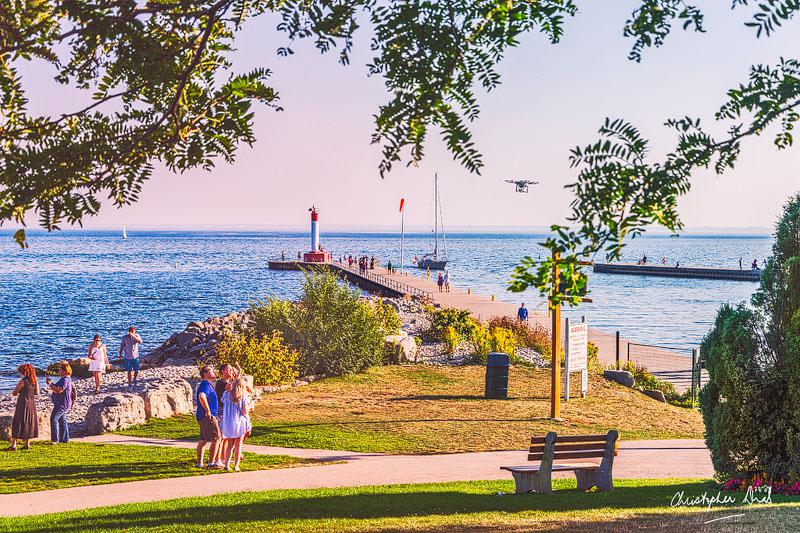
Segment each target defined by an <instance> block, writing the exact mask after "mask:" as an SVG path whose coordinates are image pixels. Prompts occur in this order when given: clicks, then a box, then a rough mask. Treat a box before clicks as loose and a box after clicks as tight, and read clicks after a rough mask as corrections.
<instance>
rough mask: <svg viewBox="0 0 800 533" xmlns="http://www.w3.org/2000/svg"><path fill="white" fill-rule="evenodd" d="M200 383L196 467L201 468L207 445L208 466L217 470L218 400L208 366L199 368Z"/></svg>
mask: <svg viewBox="0 0 800 533" xmlns="http://www.w3.org/2000/svg"><path fill="white" fill-rule="evenodd" d="M200 379H201V380H202V381H200V384H199V385H198V386H197V396H196V400H197V412H196V413H195V418H196V419H197V423H198V424H199V425H200V440H199V441H198V443H197V467H198V468H203V451H204V450H205V447H206V446H207V445H209V444H210V445H211V447H210V448H209V450H208V468H213V469H217V470H219V469H220V468H222V467H221V466H220V464H219V440H220V431H219V421H218V420H217V415H218V414H219V413H218V407H219V402H218V401H217V393H216V392H215V391H214V371H213V370H212V369H211V367H210V366H204V367H203V368H201V369H200Z"/></svg>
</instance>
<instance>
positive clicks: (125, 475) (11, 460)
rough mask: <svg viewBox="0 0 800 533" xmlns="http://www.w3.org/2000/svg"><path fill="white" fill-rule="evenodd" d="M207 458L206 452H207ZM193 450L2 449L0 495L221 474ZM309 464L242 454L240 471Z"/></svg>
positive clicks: (106, 446) (78, 445)
mask: <svg viewBox="0 0 800 533" xmlns="http://www.w3.org/2000/svg"><path fill="white" fill-rule="evenodd" d="M206 457H208V452H207V451H206ZM196 461H197V456H196V453H195V450H185V449H179V448H167V447H161V446H126V445H118V444H89V443H82V442H71V443H69V444H59V445H56V446H54V445H52V444H49V443H39V442H34V443H32V445H31V449H30V450H19V451H16V452H0V479H2V482H1V483H0V494H9V493H19V492H31V491H37V490H50V489H62V488H66V487H77V486H81V485H101V484H105V483H121V482H124V481H141V480H143V479H157V478H167V477H183V476H197V475H212V474H217V475H219V474H224V472H220V471H214V470H207V469H200V468H197V467H195V466H194V465H195V462H196ZM303 463H308V461H304V460H302V459H298V458H295V457H289V456H286V455H256V454H249V453H247V454H245V457H244V458H243V461H242V463H241V468H242V470H263V469H267V468H280V467H287V466H298V465H300V464H303Z"/></svg>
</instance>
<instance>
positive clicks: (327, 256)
mask: <svg viewBox="0 0 800 533" xmlns="http://www.w3.org/2000/svg"><path fill="white" fill-rule="evenodd" d="M308 211H309V213H311V251H309V252H306V253H305V254H304V255H303V260H304V261H305V262H306V263H329V262H330V261H331V253H330V252H328V251H326V250H323V249H322V247H321V246H320V244H319V211H317V207H316V206H313V205H312V206H311V208H309V210H308Z"/></svg>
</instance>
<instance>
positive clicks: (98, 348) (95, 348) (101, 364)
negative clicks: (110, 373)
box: [88, 335, 109, 394]
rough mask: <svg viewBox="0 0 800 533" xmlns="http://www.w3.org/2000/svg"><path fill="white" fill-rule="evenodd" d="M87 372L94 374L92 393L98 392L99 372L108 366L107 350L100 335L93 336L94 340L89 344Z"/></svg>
mask: <svg viewBox="0 0 800 533" xmlns="http://www.w3.org/2000/svg"><path fill="white" fill-rule="evenodd" d="M88 357H89V372H91V373H92V375H94V393H95V394H98V393H99V392H100V374H102V373H103V372H105V371H106V369H107V368H108V365H109V363H108V350H106V345H105V344H103V340H102V339H101V338H100V335H95V336H94V341H93V342H92V343H91V344H90V345H89V351H88Z"/></svg>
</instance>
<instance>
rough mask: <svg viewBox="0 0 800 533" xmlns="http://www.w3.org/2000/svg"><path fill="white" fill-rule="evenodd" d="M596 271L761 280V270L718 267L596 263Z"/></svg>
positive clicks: (695, 277) (636, 274)
mask: <svg viewBox="0 0 800 533" xmlns="http://www.w3.org/2000/svg"><path fill="white" fill-rule="evenodd" d="M594 271H595V272H597V273H600V274H627V275H630V276H660V277H667V278H694V279H720V280H729V281H754V282H758V281H760V280H761V270H760V269H757V268H756V269H751V270H739V269H735V268H716V267H682V266H678V267H674V266H669V265H635V264H633V263H595V264H594Z"/></svg>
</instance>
